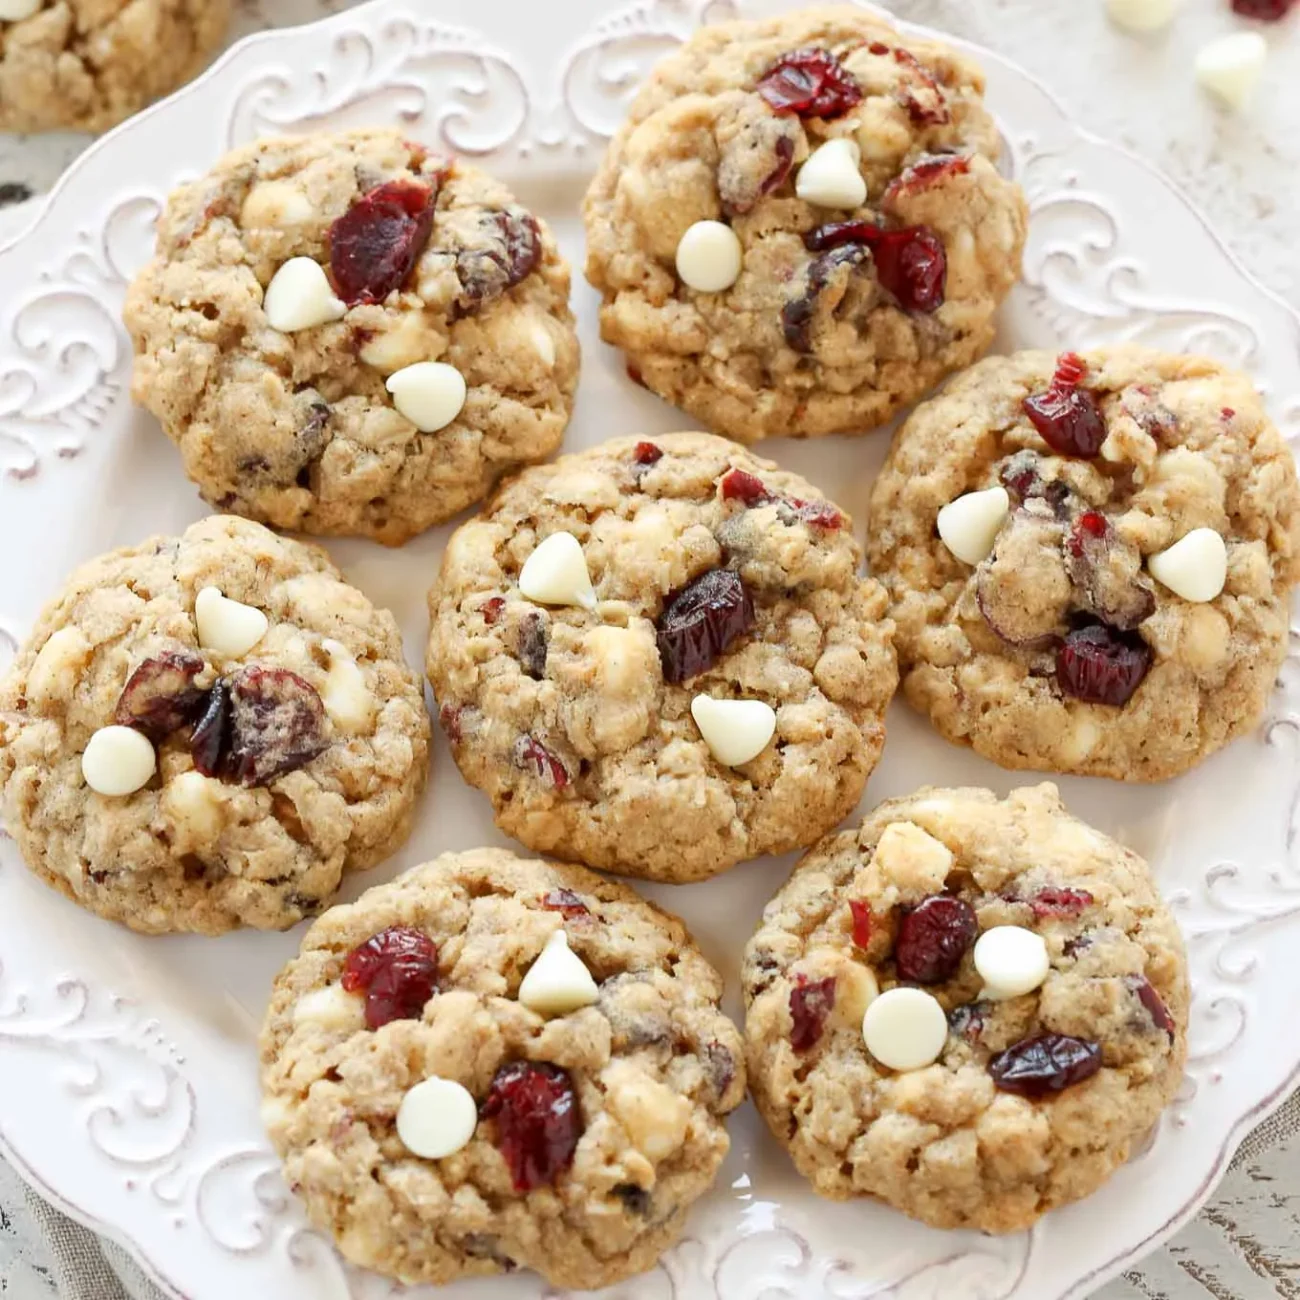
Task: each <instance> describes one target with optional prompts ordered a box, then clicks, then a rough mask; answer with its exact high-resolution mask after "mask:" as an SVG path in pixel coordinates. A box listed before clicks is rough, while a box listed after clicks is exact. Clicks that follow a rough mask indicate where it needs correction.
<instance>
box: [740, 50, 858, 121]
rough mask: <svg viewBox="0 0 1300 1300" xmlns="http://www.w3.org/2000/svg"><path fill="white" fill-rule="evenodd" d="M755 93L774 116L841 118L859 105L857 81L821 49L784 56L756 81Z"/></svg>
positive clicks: (831, 55)
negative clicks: (794, 114) (786, 114)
mask: <svg viewBox="0 0 1300 1300" xmlns="http://www.w3.org/2000/svg"><path fill="white" fill-rule="evenodd" d="M757 90H758V93H759V94H760V95H761V96H762V97H763V98H764V99H765V100H766V101H767V103H768V105H769V106H770V107H771V108H772V109H773V111H774V112H777V113H798V115H799V116H800V117H822V118H826V119H828V120H829V119H831V118H836V117H842V116H843V115H844V114H845V113H847V112H848V111H849V109H851V108H853V107H854V105H856V104H860V103H861V102H862V87H861V86H859V85H858V83H857V80H856V78H854V76H853V75H852V73H850V72H849V71H848V70H847V69H846V68H845V67H844V65H843V64H842V63H841V62H840V61H839V59H838V58H837V57H836V56H835V55H834V54H832V53H831V52H830V50H824V49H804V50H795V51H793V52H792V53H790V54H783V55H782V56H781V57H780V58H779V59H777V61H776V62H775V63H774V64H772V66H771V67H770V68H768V70H767V71H766V72H765V73H763V75H762V76H761V77H760V78H759V80H758V86H757Z"/></svg>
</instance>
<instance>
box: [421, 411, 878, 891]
mask: <svg viewBox="0 0 1300 1300" xmlns="http://www.w3.org/2000/svg"><path fill="white" fill-rule="evenodd" d="M859 562H860V553H859V549H858V545H857V543H856V542H855V541H854V539H853V533H852V527H851V522H850V520H849V519H848V518H847V517H846V516H845V515H844V514H843V513H841V511H840V510H839V509H837V508H836V507H835V506H834V505H832V504H831V503H830V502H828V501H827V500H825V498H823V497H822V496H821V494H820V493H819V492H818V491H817V490H816V489H815V488H814V487H812V485H811V484H809V483H808V482H806V481H805V480H804V479H801V478H798V477H796V476H795V475H793V474H789V473H786V472H784V471H782V470H779V469H778V468H777V467H776V466H775V465H774V464H772V463H771V462H770V461H765V460H759V459H758V458H757V457H755V456H752V455H750V454H749V453H748V452H746V451H744V450H742V449H741V448H740V447H738V446H737V445H736V444H735V443H730V442H727V441H725V440H724V439H721V438H715V437H712V436H711V435H709V434H695V433H678V434H668V435H665V436H663V437H657V438H655V439H654V440H653V441H645V440H642V441H638V440H637V439H635V438H619V439H615V440H614V441H612V442H608V443H605V444H604V445H603V446H600V447H597V448H596V449H594V450H592V451H587V452H583V453H581V454H579V455H574V456H566V457H565V458H563V459H562V460H560V461H558V462H556V463H555V464H553V465H546V466H540V467H537V468H535V469H531V470H527V471H525V472H524V473H523V474H521V475H519V476H518V477H517V478H514V479H512V480H511V481H510V482H508V483H507V484H505V485H503V486H502V488H501V489H500V490H499V491H498V492H497V494H496V495H495V496H494V497H493V498H492V500H491V501H489V502H488V504H487V506H486V508H485V509H484V510H483V512H482V513H481V514H480V515H479V516H478V517H477V518H476V519H474V520H472V521H471V522H470V523H467V524H465V525H464V526H463V527H462V528H460V529H459V530H458V531H457V532H456V533H455V534H454V536H453V537H452V539H451V541H450V542H449V543H448V546H447V551H446V554H445V555H444V557H443V565H442V574H441V578H440V580H439V582H438V584H437V585H436V586H435V588H434V589H433V591H432V592H430V595H429V610H430V614H431V616H432V620H433V629H432V633H431V635H430V639H429V653H428V671H429V678H430V680H431V681H432V683H433V687H434V692H435V694H436V695H437V697H438V700H439V703H440V704H441V718H442V723H443V727H444V729H445V731H446V733H447V736H448V739H449V740H450V742H451V747H452V752H453V754H454V755H455V757H456V761H457V763H458V764H459V765H460V770H461V773H462V775H463V776H464V777H465V779H466V780H467V781H469V783H470V784H471V785H475V786H478V787H479V788H480V789H482V790H484V791H485V792H486V793H487V795H488V797H489V798H490V799H491V800H492V805H493V807H494V808H495V809H496V815H497V824H498V825H499V826H500V827H501V828H502V829H503V830H505V831H506V832H508V833H509V834H510V835H513V836H514V837H515V838H516V839H519V840H522V841H523V842H524V843H525V844H527V845H528V846H529V847H530V848H532V849H536V850H538V851H540V852H555V853H558V854H560V855H561V856H564V857H569V858H573V859H576V860H578V861H581V862H585V863H587V864H588V865H589V866H595V867H605V868H608V869H610V870H614V871H621V872H625V873H627V874H628V875H637V876H647V877H651V878H653V879H658V880H668V881H687V880H698V879H701V878H703V877H705V876H711V875H713V874H715V873H716V872H719V871H722V870H725V869H726V868H727V867H730V866H732V865H733V864H735V863H737V862H740V861H743V860H744V859H746V858H752V857H757V856H758V855H760V854H763V853H783V852H785V851H786V850H788V849H791V848H796V847H798V846H800V845H806V844H810V843H812V842H813V840H815V839H816V838H817V836H818V835H821V834H822V833H824V832H825V831H827V830H829V829H830V828H831V827H832V826H834V825H835V824H836V822H838V821H839V820H840V819H841V818H842V817H844V816H846V815H847V814H848V812H849V811H850V810H851V809H852V808H853V806H854V805H855V804H856V803H857V801H858V798H859V796H860V795H861V793H862V789H863V786H864V784H865V782H866V779H867V775H868V774H869V773H870V771H871V769H872V768H873V767H874V766H875V764H876V760H877V759H878V758H879V756H880V751H881V747H882V745H883V743H884V738H885V729H884V723H883V715H884V712H885V707H886V705H887V704H888V703H889V700H890V698H891V696H892V695H893V692H894V689H895V687H896V685H897V681H898V677H897V671H896V668H895V663H894V653H893V648H892V645H891V639H892V635H893V628H892V626H891V625H890V623H889V621H888V619H887V618H885V616H884V608H885V594H884V592H883V591H882V590H881V588H880V587H879V586H878V585H877V584H876V583H874V582H871V581H868V580H865V579H863V578H861V577H860V576H859V574H858V568H859Z"/></svg>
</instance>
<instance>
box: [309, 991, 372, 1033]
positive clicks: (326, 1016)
mask: <svg viewBox="0 0 1300 1300" xmlns="http://www.w3.org/2000/svg"><path fill="white" fill-rule="evenodd" d="M293 1023H294V1024H295V1025H312V1026H316V1027H319V1028H322V1029H340V1030H347V1031H352V1030H354V1029H361V1028H363V1027H364V1025H365V1023H366V1000H365V998H361V997H358V996H357V995H356V994H355V993H349V992H347V990H346V989H344V987H343V985H341V984H340V983H338V981H337V980H336V981H335V982H334V983H332V984H326V985H325V986H324V988H319V989H312V991H311V992H310V993H304V994H303V995H302V997H300V998H299V999H298V1001H297V1002H296V1003H295V1004H294V1008H293Z"/></svg>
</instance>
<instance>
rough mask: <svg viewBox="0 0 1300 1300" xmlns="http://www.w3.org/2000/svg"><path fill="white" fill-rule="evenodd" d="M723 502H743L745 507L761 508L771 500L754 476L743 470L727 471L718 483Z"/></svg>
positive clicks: (770, 495)
mask: <svg viewBox="0 0 1300 1300" xmlns="http://www.w3.org/2000/svg"><path fill="white" fill-rule="evenodd" d="M718 490H719V492H720V493H721V494H722V499H723V500H724V501H743V502H744V504H745V505H747V506H751V507H752V506H761V505H763V504H765V503H766V502H768V501H771V500H773V496H772V494H771V493H770V492H769V491H768V490H767V488H766V487H764V486H763V480H762V479H761V478H759V477H758V476H757V475H756V474H751V473H749V471H748V470H743V469H729V470H728V471H727V472H726V473H725V474H724V475H723V476H722V478H721V480H720V481H719V483H718Z"/></svg>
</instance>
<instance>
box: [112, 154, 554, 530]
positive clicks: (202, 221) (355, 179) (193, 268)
mask: <svg viewBox="0 0 1300 1300" xmlns="http://www.w3.org/2000/svg"><path fill="white" fill-rule="evenodd" d="M568 299H569V269H568V267H567V265H566V264H565V263H564V261H563V260H562V259H561V257H560V254H559V252H558V250H557V248H556V245H555V241H554V239H553V238H552V236H551V233H550V231H549V230H548V229H547V228H546V227H545V226H544V225H543V224H542V223H541V222H539V221H538V220H537V219H536V218H535V217H534V216H533V215H532V214H531V213H529V212H528V211H526V210H525V209H524V208H522V207H521V206H520V205H519V204H518V203H516V202H515V200H514V198H513V197H512V196H511V194H510V193H509V192H508V191H507V190H506V188H505V187H504V186H503V185H501V184H500V183H499V182H498V181H495V180H493V179H492V178H491V177H489V176H486V175H484V174H483V173H482V172H480V171H478V170H477V169H476V168H474V167H470V166H468V165H467V164H465V163H463V162H460V161H452V160H449V159H446V158H441V157H438V156H436V155H433V154H431V153H430V152H429V151H428V150H427V149H425V148H424V147H423V146H421V145H418V144H412V143H410V142H409V141H406V140H404V139H403V138H402V137H401V136H400V135H399V134H398V133H397V132H395V131H355V132H351V133H348V134H342V135H314V136H305V137H296V138H294V139H288V140H263V141H259V142H258V143H257V144H254V145H250V146H248V147H247V148H243V149H238V150H236V151H235V152H234V153H231V154H228V155H227V156H226V157H225V158H223V159H222V160H221V162H219V163H218V164H217V166H216V167H215V168H214V169H213V170H212V171H211V172H210V173H209V174H208V175H207V176H205V177H203V178H202V179H200V180H197V181H194V182H192V183H190V184H188V185H184V186H182V187H181V188H180V189H179V190H177V191H176V192H175V193H174V194H173V195H172V196H171V198H170V200H169V202H168V205H167V210H166V213H165V214H164V216H163V218H162V220H161V222H160V224H159V230H158V251H157V255H156V257H155V258H154V260H153V261H152V262H151V263H150V264H149V265H148V266H147V267H146V268H145V269H144V271H143V272H141V274H140V276H139V277H138V278H137V280H136V281H135V283H134V284H133V285H132V286H131V289H130V292H129V293H128V296H127V303H126V311H125V319H126V324H127V328H128V329H129V330H130V332H131V336H132V338H133V340H134V342H135V351H136V363H135V372H134V379H133V383H132V392H133V395H134V396H135V398H136V400H137V401H139V402H141V403H142V404H143V405H144V406H146V407H148V408H149V410H151V411H152V412H153V413H154V414H155V415H156V416H157V417H158V418H159V420H160V421H161V422H162V425H163V428H164V429H165V430H166V432H167V434H168V436H169V437H170V438H171V439H172V440H173V441H174V442H176V443H177V444H178V445H179V447H180V449H181V455H182V457H183V459H184V463H185V471H186V473H187V474H188V475H189V476H190V478H191V479H193V480H194V482H195V483H197V484H198V486H199V490H200V491H201V492H202V494H203V497H204V499H205V500H207V501H208V502H210V503H211V504H213V505H215V506H216V507H217V508H218V509H221V510H227V511H231V512H233V513H236V514H242V515H246V516H248V517H249V518H253V519H258V520H261V521H262V522H263V523H268V524H273V525H275V526H277V527H280V528H293V529H298V530H300V531H303V532H308V533H319V534H359V535H364V536H369V537H374V538H377V539H378V540H379V541H381V542H385V543H387V544H389V545H393V546H396V545H400V544H401V543H402V542H404V541H406V540H407V539H408V538H410V537H412V536H413V535H414V534H416V533H419V532H421V531H423V530H424V529H426V528H428V527H430V526H431V525H432V524H435V523H439V522H440V521H442V520H444V519H447V518H449V517H450V516H451V515H454V514H455V513H456V512H457V511H458V510H462V509H463V508H464V507H465V506H467V505H469V504H470V503H471V502H474V501H477V500H479V499H480V498H481V497H482V496H483V495H484V494H485V493H486V492H487V490H488V489H489V488H490V487H491V485H492V484H493V482H494V481H495V480H496V479H497V477H498V476H499V475H500V474H502V473H503V472H504V471H506V470H511V469H516V468H518V467H519V466H521V465H524V464H528V463H530V462H532V461H535V460H541V459H542V458H543V457H545V456H547V455H549V454H550V453H551V452H552V451H554V450H555V448H556V447H557V446H558V445H559V443H560V439H561V437H562V436H563V433H564V428H565V425H566V424H567V423H568V420H569V415H570V413H571V411H572V408H573V394H574V389H575V387H576V385H577V379H578V359H579V358H578V340H577V335H576V333H575V332H574V326H573V316H572V313H571V312H570V311H569V306H568Z"/></svg>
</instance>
